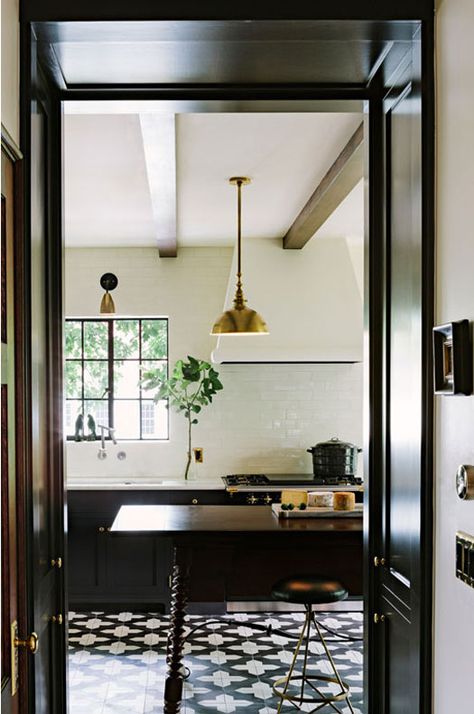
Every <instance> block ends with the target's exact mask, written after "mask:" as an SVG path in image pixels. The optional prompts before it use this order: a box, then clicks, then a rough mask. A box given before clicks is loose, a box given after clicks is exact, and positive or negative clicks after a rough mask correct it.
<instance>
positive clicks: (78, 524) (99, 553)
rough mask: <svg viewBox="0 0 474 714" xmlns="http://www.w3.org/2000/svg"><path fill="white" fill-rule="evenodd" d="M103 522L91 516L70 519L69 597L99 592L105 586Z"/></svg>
mask: <svg viewBox="0 0 474 714" xmlns="http://www.w3.org/2000/svg"><path fill="white" fill-rule="evenodd" d="M99 528H104V525H103V518H101V517H100V516H97V514H93V515H86V514H81V515H71V514H70V515H69V533H68V581H69V589H70V591H71V593H72V594H74V593H75V592H76V591H78V592H83V591H84V590H91V589H92V590H94V589H99V588H100V587H101V586H102V585H103V584H104V557H103V556H104V552H103V550H104V549H103V542H104V538H105V531H104V532H101V531H100V530H99Z"/></svg>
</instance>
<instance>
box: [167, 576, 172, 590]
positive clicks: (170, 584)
mask: <svg viewBox="0 0 474 714" xmlns="http://www.w3.org/2000/svg"><path fill="white" fill-rule="evenodd" d="M168 587H169V589H170V590H171V588H172V587H173V576H172V575H168Z"/></svg>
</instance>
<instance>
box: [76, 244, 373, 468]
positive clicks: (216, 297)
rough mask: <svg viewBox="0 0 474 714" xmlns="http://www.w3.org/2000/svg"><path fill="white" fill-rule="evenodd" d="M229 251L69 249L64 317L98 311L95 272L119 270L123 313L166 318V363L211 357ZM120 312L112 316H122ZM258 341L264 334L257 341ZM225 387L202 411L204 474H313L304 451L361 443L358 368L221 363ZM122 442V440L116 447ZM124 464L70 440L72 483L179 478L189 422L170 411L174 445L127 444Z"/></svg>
mask: <svg viewBox="0 0 474 714" xmlns="http://www.w3.org/2000/svg"><path fill="white" fill-rule="evenodd" d="M231 259H232V249H229V248H224V249H214V248H196V249H192V248H185V249H181V250H180V251H179V256H178V258H176V259H165V260H160V259H159V257H158V254H157V251H156V250H155V249H124V248H121V249H114V250H110V249H92V250H91V249H68V250H66V276H65V284H66V314H67V315H68V316H78V315H83V316H90V315H97V312H98V306H99V304H100V298H101V294H102V291H101V289H100V287H99V282H98V281H99V278H100V276H101V275H102V273H104V272H106V271H111V272H115V273H116V274H117V276H118V278H119V287H118V288H117V290H116V291H115V293H114V300H115V302H116V306H117V309H118V311H119V313H121V314H124V315H142V314H146V315H150V314H156V315H168V316H169V318H170V361H171V362H174V361H175V360H176V359H178V358H180V357H183V356H186V355H187V354H192V355H194V356H196V357H201V358H208V357H209V355H210V352H211V350H212V349H213V347H214V345H215V338H212V337H210V335H209V332H210V328H211V326H212V324H213V321H214V320H215V318H216V317H217V315H218V314H219V313H220V312H221V310H222V306H223V304H224V297H225V293H226V288H227V279H228V275H229V269H230V263H231ZM119 313H118V314H119ZM262 339H264V338H262ZM218 369H219V372H220V375H221V378H222V381H223V384H224V390H223V392H221V393H219V395H217V397H216V398H215V401H214V403H213V405H212V407H210V408H209V409H208V410H207V411H206V412H204V413H203V415H202V419H201V423H200V424H198V425H197V427H196V430H195V439H194V445H195V446H202V447H204V449H205V460H204V464H203V465H202V467H199V468H200V472H199V473H200V478H216V477H219V476H221V475H224V474H226V473H232V472H239V471H240V472H242V471H243V472H252V471H257V472H261V471H266V470H267V471H269V472H282V471H283V472H284V471H290V472H296V473H297V472H311V468H312V466H311V457H310V455H309V454H307V453H306V451H305V449H306V448H307V447H309V446H312V445H313V444H314V443H316V442H317V441H320V440H321V439H327V438H330V437H332V436H334V435H337V436H339V437H340V438H342V439H346V440H350V441H353V442H355V443H356V444H361V442H362V433H361V432H362V413H361V412H362V370H361V365H284V364H282V365H222V366H220V367H219V368H218ZM120 446H123V443H121V444H120ZM124 448H125V450H126V452H127V459H126V461H123V462H120V461H118V460H117V459H116V458H115V453H114V452H115V451H116V450H117V449H116V448H115V449H114V447H110V450H111V452H112V453H111V454H110V456H109V458H107V459H106V460H105V461H99V460H98V459H97V445H96V444H91V443H80V444H76V443H68V447H67V456H68V458H67V471H68V477H69V478H70V479H74V481H76V480H78V479H79V480H80V479H82V480H84V481H85V480H88V479H90V478H96V477H97V478H100V479H104V480H106V479H110V480H114V479H117V478H122V477H123V478H124V479H126V480H129V479H130V478H133V479H142V480H144V481H149V480H150V478H153V477H155V478H163V477H171V478H173V477H174V478H176V477H179V476H181V474H182V473H183V469H184V461H185V454H186V431H185V420H184V419H183V418H182V416H179V415H176V414H174V413H173V412H170V441H169V442H165V443H163V442H161V443H160V442H155V443H149V444H146V443H137V442H128V443H126V444H125V446H124Z"/></svg>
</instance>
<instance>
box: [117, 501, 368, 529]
mask: <svg viewBox="0 0 474 714" xmlns="http://www.w3.org/2000/svg"><path fill="white" fill-rule="evenodd" d="M288 531H293V532H295V533H308V532H314V533H317V532H322V533H330V532H358V531H359V532H360V531H362V518H297V519H278V518H277V517H276V516H275V514H274V513H273V512H272V509H271V507H270V506H159V505H147V506H139V505H137V506H135V505H133V506H122V507H121V508H120V510H119V512H118V513H117V515H116V517H115V519H114V522H113V524H112V528H111V532H112V533H117V534H120V533H150V532H152V533H161V534H163V535H166V534H176V533H213V534H216V533H219V532H221V533H223V532H225V533H234V534H245V533H255V532H264V533H270V534H275V535H276V534H278V533H288Z"/></svg>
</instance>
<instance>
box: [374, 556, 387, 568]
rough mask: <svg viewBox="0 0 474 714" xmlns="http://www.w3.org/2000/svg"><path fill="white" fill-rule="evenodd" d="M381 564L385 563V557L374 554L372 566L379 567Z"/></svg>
mask: <svg viewBox="0 0 474 714" xmlns="http://www.w3.org/2000/svg"><path fill="white" fill-rule="evenodd" d="M382 565H385V558H384V557H380V556H378V555H376V556H375V558H374V568H381V567H382Z"/></svg>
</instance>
